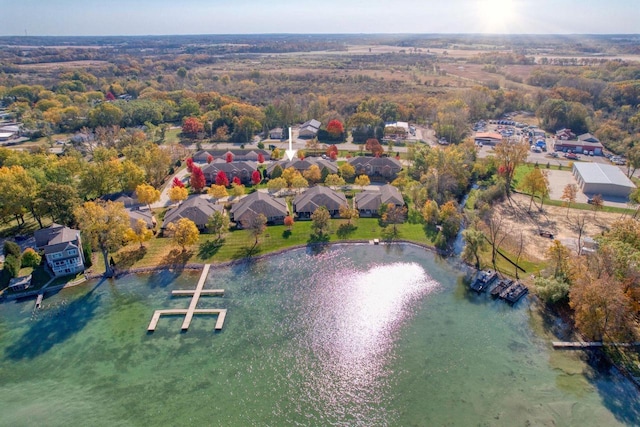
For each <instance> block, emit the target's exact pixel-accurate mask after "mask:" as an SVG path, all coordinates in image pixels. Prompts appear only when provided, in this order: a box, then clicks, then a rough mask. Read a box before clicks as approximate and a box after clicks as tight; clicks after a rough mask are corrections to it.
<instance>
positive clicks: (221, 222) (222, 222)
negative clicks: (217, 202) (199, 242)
mask: <svg viewBox="0 0 640 427" xmlns="http://www.w3.org/2000/svg"><path fill="white" fill-rule="evenodd" d="M207 229H209V231H211V232H212V233H214V234H217V235H218V239H222V234H223V233H225V232H226V231H227V230H229V217H228V216H227V215H225V214H224V212H220V211H215V212H214V213H213V215H211V217H210V218H209V221H208V222H207Z"/></svg>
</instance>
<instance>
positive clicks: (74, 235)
mask: <svg viewBox="0 0 640 427" xmlns="http://www.w3.org/2000/svg"><path fill="white" fill-rule="evenodd" d="M34 237H35V240H36V247H37V248H38V249H39V250H42V251H43V252H44V255H45V259H46V260H47V265H48V266H49V268H50V269H51V271H53V274H54V275H55V276H65V275H67V274H75V273H79V272H81V271H84V255H83V254H82V241H81V239H80V230H74V229H72V228H69V227H65V226H63V225H60V224H55V223H54V224H51V226H50V227H47V228H43V229H41V230H36V231H35V233H34Z"/></svg>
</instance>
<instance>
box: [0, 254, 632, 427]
mask: <svg viewBox="0 0 640 427" xmlns="http://www.w3.org/2000/svg"><path fill="white" fill-rule="evenodd" d="M198 277H199V273H190V272H184V273H173V272H169V271H164V272H161V273H157V274H153V275H141V276H127V277H124V278H122V279H119V280H117V281H115V282H114V281H103V282H99V281H95V282H91V283H89V284H88V285H86V286H82V287H78V288H74V289H70V290H65V291H62V292H60V293H59V294H57V295H54V296H51V297H49V298H47V299H46V300H45V304H44V308H43V309H42V310H40V311H38V312H37V313H35V314H33V313H32V309H33V304H34V302H33V301H32V300H31V301H25V302H20V303H5V304H2V305H0V357H1V359H0V395H1V396H2V398H1V399H0V425H7V426H21V425H33V426H40V425H47V426H69V425H83V426H84V425H91V426H120V425H122V426H129V425H134V426H138V425H214V426H282V425H311V426H314V425H338V426H385V425H390V426H525V425H531V426H537V425H544V426H547V425H548V426H552V425H555V426H574V425H575V426H615V425H638V424H639V423H640V421H639V419H640V418H639V417H640V415H639V414H640V403H638V401H639V399H638V392H637V390H635V389H634V388H633V387H632V386H631V385H630V384H629V383H628V382H627V381H625V380H624V379H622V378H621V377H620V376H619V375H615V374H611V373H609V372H606V370H605V371H604V372H603V371H595V370H594V369H593V368H591V367H590V366H588V365H587V364H586V363H585V362H584V361H583V360H582V357H583V354H582V353H581V352H566V351H564V352H563V351H554V350H553V349H551V347H550V341H551V339H552V337H551V336H548V335H546V333H545V327H544V325H543V323H544V321H543V319H541V318H540V316H539V315H537V313H536V311H534V310H532V309H531V308H530V307H529V305H528V302H527V301H526V300H525V301H522V302H521V303H520V304H519V305H517V306H516V307H510V306H508V305H506V304H504V303H501V302H499V301H493V300H491V299H490V298H488V297H487V296H485V295H482V296H476V295H474V294H470V293H468V292H467V291H466V288H465V286H464V284H463V283H462V281H461V277H460V273H459V272H458V271H457V270H456V267H455V265H453V264H449V263H447V262H446V261H442V260H440V259H439V258H438V257H436V256H434V255H432V254H431V253H428V252H425V251H424V250H423V249H419V248H415V247H412V246H404V245H398V246H394V247H381V246H343V247H333V248H331V249H329V250H326V251H324V252H322V253H319V254H312V253H309V252H307V251H305V250H297V251H292V252H289V253H287V254H283V255H278V256H274V257H272V258H269V259H267V260H262V261H257V262H254V263H251V264H244V265H240V266H233V267H226V268H212V270H211V272H210V274H209V277H208V280H207V284H206V285H205V289H207V288H209V289H211V288H224V289H225V291H226V293H225V296H224V297H202V298H201V300H200V302H199V304H198V307H199V308H227V309H228V314H227V318H226V322H225V326H224V329H223V331H222V332H214V331H213V326H214V324H215V317H212V316H195V317H194V320H193V322H192V324H191V327H190V329H189V331H188V332H186V333H181V332H180V326H181V324H182V318H181V317H174V318H171V317H166V318H165V317H163V318H162V319H161V320H160V323H159V324H158V328H157V330H156V331H155V332H154V333H147V331H146V329H147V325H148V324H149V321H150V319H151V316H152V314H153V311H154V310H156V309H162V308H186V307H187V306H188V304H189V298H188V297H171V295H170V292H171V290H173V289H192V288H194V287H195V284H196V282H197V279H198Z"/></svg>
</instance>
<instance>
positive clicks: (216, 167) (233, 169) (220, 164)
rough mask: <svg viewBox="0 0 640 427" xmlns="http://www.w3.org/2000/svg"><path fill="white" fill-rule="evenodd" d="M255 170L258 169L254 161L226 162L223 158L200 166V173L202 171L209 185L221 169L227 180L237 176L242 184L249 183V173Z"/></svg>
mask: <svg viewBox="0 0 640 427" xmlns="http://www.w3.org/2000/svg"><path fill="white" fill-rule="evenodd" d="M256 170H258V164H257V163H255V162H249V161H245V162H230V163H227V161H226V160H224V159H216V160H214V161H213V162H211V163H209V164H208V165H205V166H204V167H203V168H202V173H204V177H205V179H206V180H207V184H209V185H210V184H212V183H215V181H216V176H217V175H218V173H219V172H220V171H223V172H224V173H225V174H226V175H227V178H228V179H229V182H231V181H233V178H236V177H237V178H238V179H240V182H242V183H243V184H249V183H251V175H252V174H253V172H254V171H256Z"/></svg>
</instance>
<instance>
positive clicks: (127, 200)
mask: <svg viewBox="0 0 640 427" xmlns="http://www.w3.org/2000/svg"><path fill="white" fill-rule="evenodd" d="M101 199H102V200H104V201H105V202H114V203H122V204H123V205H124V207H125V208H127V209H137V208H139V207H140V206H142V203H140V202H139V201H138V197H137V196H136V193H135V192H120V193H112V194H107V195H104V196H102V197H101Z"/></svg>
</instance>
